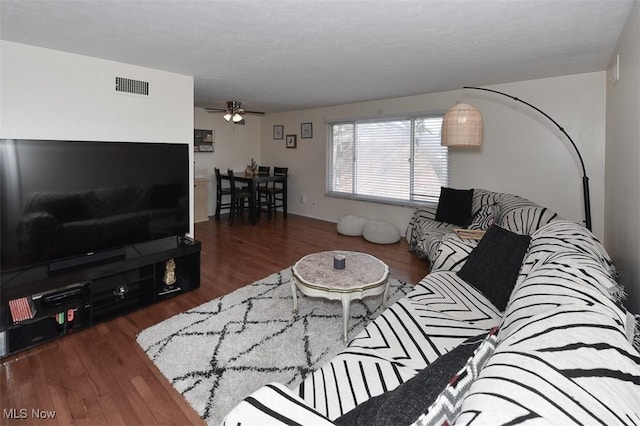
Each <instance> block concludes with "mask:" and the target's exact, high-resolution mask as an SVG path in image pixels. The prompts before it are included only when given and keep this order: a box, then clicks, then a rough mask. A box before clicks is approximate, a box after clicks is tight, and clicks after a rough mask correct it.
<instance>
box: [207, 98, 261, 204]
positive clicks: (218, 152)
mask: <svg viewBox="0 0 640 426" xmlns="http://www.w3.org/2000/svg"><path fill="white" fill-rule="evenodd" d="M261 119H262V118H261V117H260V116H258V115H246V117H245V124H244V125H239V124H232V123H229V122H227V121H225V119H224V118H223V114H215V113H214V114H211V113H208V112H207V111H206V110H204V109H203V108H195V112H194V127H195V128H196V129H205V130H213V131H214V140H215V143H214V152H211V153H210V152H197V153H195V175H196V177H199V178H200V177H204V178H208V179H209V215H210V216H211V215H213V214H214V213H215V209H216V202H215V201H216V179H215V175H214V171H213V169H214V167H218V168H219V169H220V170H223V171H225V172H226V170H227V169H232V170H234V171H240V170H241V171H244V169H245V168H246V167H247V164H249V163H251V159H252V158H253V159H254V160H255V161H256V162H258V163H259V162H260V122H261Z"/></svg>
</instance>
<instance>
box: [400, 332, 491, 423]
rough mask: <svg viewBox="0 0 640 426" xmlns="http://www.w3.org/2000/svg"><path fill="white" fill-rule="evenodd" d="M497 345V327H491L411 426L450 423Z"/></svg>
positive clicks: (456, 415)
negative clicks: (465, 361)
mask: <svg viewBox="0 0 640 426" xmlns="http://www.w3.org/2000/svg"><path fill="white" fill-rule="evenodd" d="M497 345H498V327H495V328H493V329H492V330H491V331H490V332H489V334H488V335H487V338H486V339H484V340H483V341H482V343H481V344H480V345H479V346H478V348H477V349H476V350H475V351H474V352H473V355H472V356H471V357H470V358H469V359H468V360H467V363H466V364H465V365H464V367H463V368H462V369H461V370H460V371H458V372H457V373H456V374H455V375H454V376H453V377H452V378H451V380H450V381H449V384H448V385H447V386H446V387H445V388H444V390H443V391H442V392H440V394H439V395H438V396H437V397H436V399H435V402H434V403H433V404H432V405H431V406H430V407H429V408H428V410H427V411H426V412H425V413H424V414H422V415H421V416H420V417H419V418H418V419H417V420H416V421H415V422H414V423H413V424H412V426H436V425H437V426H441V425H452V424H454V422H455V419H456V417H458V414H460V407H462V401H464V399H465V398H466V397H467V395H468V393H469V389H470V388H471V385H472V384H473V382H475V380H476V379H477V378H478V376H479V375H480V371H481V370H482V369H483V368H484V366H485V365H486V364H487V361H489V358H491V355H493V353H494V352H495V350H496V346H497Z"/></svg>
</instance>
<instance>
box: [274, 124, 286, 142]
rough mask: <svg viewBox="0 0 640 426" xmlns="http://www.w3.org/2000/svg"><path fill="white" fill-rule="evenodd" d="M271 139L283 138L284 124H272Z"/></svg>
mask: <svg viewBox="0 0 640 426" xmlns="http://www.w3.org/2000/svg"><path fill="white" fill-rule="evenodd" d="M273 139H275V140H281V139H284V126H283V125H282V124H276V125H275V126H273Z"/></svg>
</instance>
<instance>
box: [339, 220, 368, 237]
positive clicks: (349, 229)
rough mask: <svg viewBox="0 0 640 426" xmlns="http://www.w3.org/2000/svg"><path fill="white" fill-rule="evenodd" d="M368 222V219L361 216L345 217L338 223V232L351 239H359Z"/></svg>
mask: <svg viewBox="0 0 640 426" xmlns="http://www.w3.org/2000/svg"><path fill="white" fill-rule="evenodd" d="M367 220H368V219H367V218H364V217H359V216H353V215H349V216H343V217H342V218H341V219H340V220H339V221H338V232H339V233H340V234H342V235H348V236H350V237H359V236H360V235H362V228H363V227H364V224H365V223H367Z"/></svg>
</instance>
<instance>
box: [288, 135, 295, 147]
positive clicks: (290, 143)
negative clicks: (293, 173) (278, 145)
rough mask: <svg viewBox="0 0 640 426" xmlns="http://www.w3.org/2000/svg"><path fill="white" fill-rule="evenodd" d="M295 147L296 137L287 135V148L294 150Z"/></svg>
mask: <svg viewBox="0 0 640 426" xmlns="http://www.w3.org/2000/svg"><path fill="white" fill-rule="evenodd" d="M296 145H297V142H296V135H287V148H295V147H296Z"/></svg>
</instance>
